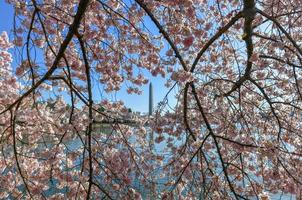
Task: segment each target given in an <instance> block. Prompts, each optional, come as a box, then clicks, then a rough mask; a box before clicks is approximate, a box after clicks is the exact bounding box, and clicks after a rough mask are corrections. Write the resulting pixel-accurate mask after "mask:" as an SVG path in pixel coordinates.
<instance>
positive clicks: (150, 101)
mask: <svg viewBox="0 0 302 200" xmlns="http://www.w3.org/2000/svg"><path fill="white" fill-rule="evenodd" d="M152 114H153V86H152V83H150V85H149V116H152Z"/></svg>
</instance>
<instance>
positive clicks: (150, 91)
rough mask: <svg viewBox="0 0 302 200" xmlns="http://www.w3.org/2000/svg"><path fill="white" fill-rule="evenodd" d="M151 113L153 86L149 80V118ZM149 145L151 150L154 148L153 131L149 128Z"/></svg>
mask: <svg viewBox="0 0 302 200" xmlns="http://www.w3.org/2000/svg"><path fill="white" fill-rule="evenodd" d="M152 115H153V86H152V83H151V82H150V85H149V118H151V117H152ZM149 140H150V141H149V146H150V150H151V151H152V150H153V148H154V136H153V131H152V130H150V138H149Z"/></svg>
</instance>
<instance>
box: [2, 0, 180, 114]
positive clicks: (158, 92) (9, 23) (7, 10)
mask: <svg viewBox="0 0 302 200" xmlns="http://www.w3.org/2000/svg"><path fill="white" fill-rule="evenodd" d="M13 17H14V10H13V7H12V6H11V5H9V4H7V3H5V1H4V0H0V19H1V21H0V32H2V31H6V32H7V33H8V34H9V35H11V34H10V33H11V30H12V28H13ZM151 27H152V25H151ZM153 27H154V26H153ZM152 31H153V30H152ZM154 32H157V30H156V29H155V27H154ZM10 39H11V36H10ZM12 53H13V51H12ZM16 60H17V59H14V61H16ZM15 66H16V62H13V67H15ZM145 75H146V76H147V77H148V78H150V80H151V82H152V84H153V90H154V94H153V96H154V106H156V104H157V103H158V102H159V101H161V100H162V99H163V97H164V96H165V94H166V92H167V91H168V89H167V88H166V87H164V83H165V81H164V80H163V79H162V78H161V77H152V76H151V75H150V74H149V73H148V74H145ZM148 88H149V85H145V86H143V87H142V90H143V94H142V95H129V94H127V92H126V88H125V87H123V88H122V90H121V91H119V92H117V93H111V94H108V96H109V97H110V98H112V99H114V100H123V101H124V102H125V104H126V106H127V107H130V108H131V109H132V110H134V111H140V112H147V111H148V94H149V92H148ZM171 95H172V96H171ZM170 96H171V97H172V98H169V102H171V101H172V102H175V100H174V98H173V93H172V94H170ZM100 98H101V97H98V96H95V98H94V99H95V100H96V101H99V100H100Z"/></svg>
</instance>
